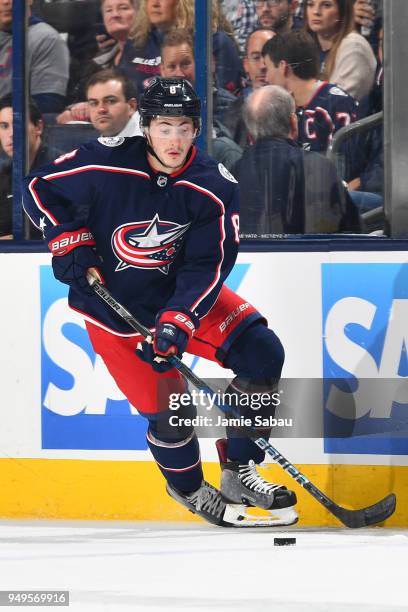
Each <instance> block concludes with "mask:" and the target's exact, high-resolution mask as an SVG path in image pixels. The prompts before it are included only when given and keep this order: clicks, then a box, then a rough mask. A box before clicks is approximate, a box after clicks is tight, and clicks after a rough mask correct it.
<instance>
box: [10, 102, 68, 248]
mask: <svg viewBox="0 0 408 612" xmlns="http://www.w3.org/2000/svg"><path fill="white" fill-rule="evenodd" d="M28 110H29V120H28V123H27V139H28V165H29V167H30V168H36V167H37V166H43V165H44V164H46V163H47V162H49V161H50V160H51V159H55V157H57V156H58V152H57V151H55V150H54V149H50V148H49V147H47V146H46V145H45V144H44V143H43V142H42V136H43V130H44V122H43V120H42V116H41V113H40V111H39V109H38V106H37V105H36V103H35V102H34V101H33V100H30V102H29V106H28ZM0 145H1V147H2V149H3V151H4V152H5V153H6V155H7V158H8V161H7V162H6V163H5V164H4V165H3V166H2V167H1V168H0V239H1V240H6V239H11V238H13V235H12V217H13V189H12V172H13V167H12V159H13V107H12V98H11V95H8V96H4V97H3V98H1V100H0ZM31 232H32V233H31V237H32V238H41V235H40V234H39V232H38V231H37V230H35V229H34V228H31Z"/></svg>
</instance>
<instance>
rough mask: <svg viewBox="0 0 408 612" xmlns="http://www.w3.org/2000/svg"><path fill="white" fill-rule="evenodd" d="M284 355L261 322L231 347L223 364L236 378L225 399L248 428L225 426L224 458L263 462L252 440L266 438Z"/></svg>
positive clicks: (277, 396) (277, 341)
mask: <svg viewBox="0 0 408 612" xmlns="http://www.w3.org/2000/svg"><path fill="white" fill-rule="evenodd" d="M284 358H285V353H284V349H283V346H282V344H281V342H280V340H279V338H278V337H277V336H276V334H275V333H274V332H273V331H272V330H270V329H268V328H267V327H266V326H265V325H264V324H263V323H258V324H255V325H253V326H251V327H249V328H248V329H247V330H246V331H245V332H244V333H243V334H242V335H241V336H239V337H238V338H237V340H236V341H235V342H234V343H233V344H232V346H231V349H230V351H229V352H228V355H227V358H226V360H225V362H224V365H225V366H226V367H228V368H230V369H232V370H233V372H234V373H235V374H236V377H235V378H234V380H233V381H232V382H231V384H230V385H229V387H228V388H227V389H226V392H225V393H226V394H229V395H228V396H227V395H226V396H225V397H226V400H227V402H228V403H229V404H230V405H231V408H232V412H233V413H234V414H235V415H237V416H240V417H243V418H244V419H245V423H247V422H249V423H251V425H250V426H237V427H235V426H229V427H227V437H228V456H229V458H232V459H234V460H236V459H238V460H240V461H244V460H245V461H247V460H249V459H254V460H255V461H256V462H257V463H260V462H261V461H263V459H264V456H265V455H264V452H263V451H261V449H260V448H258V447H257V446H256V445H255V444H254V443H253V441H252V439H253V438H258V437H263V438H266V439H268V438H269V437H270V434H271V427H270V425H268V423H269V421H270V419H272V418H274V416H275V409H276V406H277V405H278V404H279V394H278V382H279V378H280V375H281V371H282V367H283V362H284Z"/></svg>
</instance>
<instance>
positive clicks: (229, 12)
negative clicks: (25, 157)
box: [221, 0, 258, 55]
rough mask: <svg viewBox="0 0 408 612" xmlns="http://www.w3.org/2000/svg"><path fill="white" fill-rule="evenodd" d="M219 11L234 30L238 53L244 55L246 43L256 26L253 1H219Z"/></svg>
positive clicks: (256, 17) (256, 20) (256, 16)
mask: <svg viewBox="0 0 408 612" xmlns="http://www.w3.org/2000/svg"><path fill="white" fill-rule="evenodd" d="M221 9H222V12H223V13H224V15H225V17H226V19H227V21H229V23H230V24H231V26H232V29H233V30H234V35H235V38H236V41H237V43H238V46H239V50H240V53H241V54H242V55H243V54H244V53H245V47H246V42H247V39H248V36H249V35H250V33H251V32H253V31H254V30H255V28H256V27H257V25H258V15H257V13H256V8H255V1H254V0H221Z"/></svg>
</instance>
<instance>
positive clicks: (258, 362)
mask: <svg viewBox="0 0 408 612" xmlns="http://www.w3.org/2000/svg"><path fill="white" fill-rule="evenodd" d="M284 360H285V351H284V348H283V346H282V343H281V341H280V340H279V338H278V336H277V335H276V334H275V333H274V332H273V331H272V330H271V329H269V328H268V327H266V325H264V324H263V323H262V322H257V323H255V324H254V325H251V326H250V327H248V328H247V329H246V330H245V331H244V332H243V333H242V334H241V335H240V336H238V338H237V339H236V340H235V341H234V342H233V343H232V345H231V348H230V350H229V351H228V354H227V356H226V358H225V360H224V366H225V367H226V368H229V369H231V370H232V371H233V372H234V374H235V375H236V376H237V377H238V378H240V379H242V380H248V381H259V382H260V383H262V382H263V381H264V382H266V383H267V381H268V380H278V379H279V378H280V375H281V372H282V367H283V362H284Z"/></svg>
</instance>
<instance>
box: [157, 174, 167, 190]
mask: <svg viewBox="0 0 408 612" xmlns="http://www.w3.org/2000/svg"><path fill="white" fill-rule="evenodd" d="M157 184H158V186H159V187H165V186H166V185H167V176H163V174H159V176H158V177H157Z"/></svg>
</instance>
